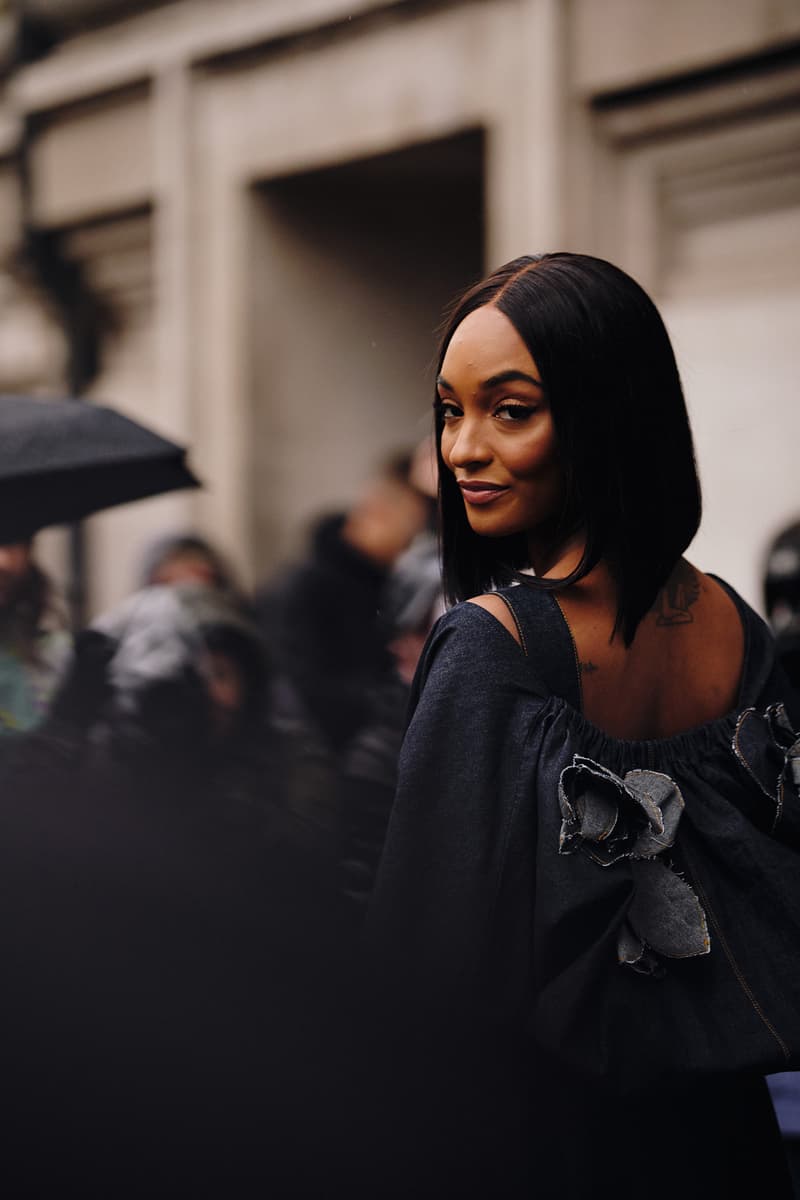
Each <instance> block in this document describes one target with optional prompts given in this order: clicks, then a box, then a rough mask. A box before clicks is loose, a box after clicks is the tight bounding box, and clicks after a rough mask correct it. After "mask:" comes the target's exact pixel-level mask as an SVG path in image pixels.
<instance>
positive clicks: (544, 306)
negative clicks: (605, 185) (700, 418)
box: [436, 253, 701, 645]
mask: <svg viewBox="0 0 800 1200" xmlns="http://www.w3.org/2000/svg"><path fill="white" fill-rule="evenodd" d="M487 304H491V305H494V306H495V307H497V308H498V309H499V310H500V311H501V312H502V313H504V314H505V316H507V317H508V319H509V320H510V321H511V323H512V325H513V326H514V328H515V329H516V330H517V332H518V333H519V335H520V337H521V338H522V340H523V341H524V343H525V345H526V346H527V348H528V350H529V351H530V354H531V357H532V358H533V359H534V361H535V362H536V365H537V367H538V368H539V374H540V377H541V380H542V385H543V387H544V391H545V393H546V395H547V397H548V399H549V402H550V406H551V410H552V414H553V423H554V426H555V431H556V437H557V439H558V446H559V453H560V457H561V463H562V468H563V471H564V483H565V502H564V511H563V514H562V515H561V528H562V530H563V532H564V534H565V535H566V534H568V533H570V532H572V531H574V530H575V529H578V528H580V529H582V530H583V531H584V532H585V535H586V548H585V551H584V554H583V557H582V559H581V561H580V563H579V564H578V566H577V567H576V568H575V570H574V571H573V572H572V573H571V574H570V575H568V576H566V577H565V578H563V579H534V578H532V577H531V576H529V575H520V569H521V568H523V567H527V566H528V565H529V564H528V559H527V543H526V539H525V535H524V534H523V533H520V534H515V535H514V536H511V537H505V538H487V537H481V536H479V535H478V534H476V533H473V531H472V529H471V528H470V526H469V522H468V520H467V516H466V512H465V509H464V501H463V499H462V496H461V492H460V491H459V488H458V486H457V484H456V482H455V479H454V477H453V475H452V474H451V472H450V471H449V470H448V469H447V468H446V467H445V465H444V463H443V461H442V452H441V437H442V418H441V414H440V412H439V409H438V407H437V409H436V414H437V415H436V444H437V453H438V458H439V479H440V507H441V530H442V533H441V536H442V564H443V572H444V588H445V595H446V597H447V599H448V601H449V602H450V603H455V602H457V601H459V600H466V599H468V598H470V597H471V596H476V595H479V594H480V593H481V592H485V591H490V590H491V589H492V588H497V587H502V586H503V585H505V584H508V583H510V582H512V581H513V580H519V581H520V582H524V583H526V584H529V585H530V586H533V587H541V588H545V589H547V590H551V591H557V590H559V589H562V588H565V587H567V586H568V585H569V584H572V583H575V582H576V581H577V580H578V579H581V578H582V577H583V576H584V575H586V574H588V572H589V571H590V570H591V569H592V567H594V566H595V565H596V564H597V563H598V562H599V561H600V559H605V560H606V562H607V563H608V564H609V567H610V569H611V570H612V571H613V573H614V576H615V578H616V580H617V585H618V589H619V606H618V609H617V615H616V622H615V625H614V632H615V633H616V632H617V631H618V630H619V631H621V632H622V635H623V638H624V640H625V643H626V645H629V644H630V643H631V642H632V640H633V637H634V635H635V633H636V629H637V627H638V624H639V622H640V620H641V619H642V617H643V616H644V614H645V613H646V612H647V611H648V609H649V608H651V606H652V605H653V603H654V601H655V598H656V595H657V593H658V591H659V589H660V588H661V587H663V586H664V584H665V583H666V581H667V579H668V578H669V576H670V573H671V572H672V570H673V568H674V566H675V564H676V562H677V561H678V559H679V558H680V556H681V555H682V554H683V552H684V550H685V549H686V547H687V546H688V545H689V542H690V541H691V540H692V538H693V537H694V534H695V532H696V531H697V527H698V525H699V523H700V509H701V505H700V483H699V480H698V478H697V469H696V466H695V459H694V449H693V445H692V434H691V429H690V427H689V418H688V415H687V412H686V404H685V401H684V398H683V390H682V388H681V382H680V377H679V375H678V368H677V366H676V364H675V355H674V354H673V351H672V346H671V344H670V340H669V337H668V335H667V331H666V329H665V328H664V323H663V321H662V320H661V317H660V315H659V313H658V310H657V308H656V307H655V305H654V304H653V302H652V300H651V299H650V297H649V296H648V295H647V293H646V292H645V291H644V290H643V289H642V288H641V287H640V286H639V284H638V283H636V282H635V281H634V280H633V279H631V277H630V276H629V275H626V274H625V272H624V271H621V270H620V269H619V268H618V267H615V266H612V264H611V263H608V262H605V261H604V260H603V259H600V258H592V257H590V256H588V255H585V254H567V253H558V254H542V255H536V256H525V257H523V258H517V259H514V260H513V262H509V263H506V264H505V266H502V267H500V268H498V270H496V271H493V272H492V274H491V275H489V276H488V277H487V278H486V279H483V280H481V281H480V282H479V283H477V284H475V285H474V286H473V287H471V288H470V289H469V290H468V291H467V292H466V293H465V294H464V295H463V296H462V297H461V298H460V299H459V300H457V301H456V303H455V305H454V306H453V308H452V309H451V310H450V312H449V313H448V316H447V318H446V320H445V328H444V334H443V337H442V341H441V347H440V352H439V366H438V371H440V370H441V367H442V362H443V360H444V356H445V353H446V351H447V347H448V346H449V344H450V339H451V338H452V336H453V334H454V332H455V330H456V328H457V327H458V326H459V325H460V324H461V322H462V321H463V320H464V318H465V317H466V316H468V315H469V313H471V312H473V311H474V310H475V309H477V308H481V307H483V306H484V305H487ZM438 371H437V374H438Z"/></svg>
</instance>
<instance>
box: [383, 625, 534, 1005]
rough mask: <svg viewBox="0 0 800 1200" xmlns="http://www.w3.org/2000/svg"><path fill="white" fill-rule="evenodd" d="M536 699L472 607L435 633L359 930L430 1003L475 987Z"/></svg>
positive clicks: (512, 650) (513, 655)
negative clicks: (363, 922)
mask: <svg viewBox="0 0 800 1200" xmlns="http://www.w3.org/2000/svg"><path fill="white" fill-rule="evenodd" d="M545 700H546V695H545V693H544V688H543V687H542V685H540V684H539V683H538V681H537V679H536V676H535V675H534V674H533V672H532V671H531V669H530V668H529V666H528V664H527V662H526V659H525V658H524V656H523V653H522V651H521V650H520V648H519V646H518V645H516V644H515V641H514V640H513V638H512V636H511V635H510V634H509V633H508V632H507V631H506V630H505V629H504V628H503V627H502V626H501V625H500V624H499V622H498V621H497V620H496V619H495V618H494V617H493V616H492V615H491V614H489V613H488V612H487V611H485V610H484V609H483V608H479V607H477V606H475V605H471V604H464V605H460V606H459V607H458V608H456V609H454V610H452V612H450V613H448V614H447V615H446V616H445V617H444V618H442V620H441V621H440V622H439V623H438V625H437V626H436V627H435V629H434V631H433V633H432V635H431V637H430V639H429V642H428V645H427V647H426V649H425V652H424V654H423V657H422V660H421V662H420V667H419V671H418V674H417V679H416V680H415V685H414V692H413V696H412V706H413V715H412V717H411V721H410V724H409V727H408V731H407V733H406V738H405V741H404V744H403V749H402V752H401V756H400V766H399V784H398V789H397V795H396V798H395V804H394V809H393V812H392V818H391V821H390V825H389V830H388V835H387V840H386V846H385V850H384V854H383V858H382V862H381V866H380V870H379V873H378V880H377V885H376V889H375V893H374V898H373V901H372V904H371V908H370V914H369V919H368V939H369V943H370V947H371V949H372V950H373V951H374V952H375V953H376V954H377V955H378V956H379V958H380V959H381V960H382V961H384V962H387V963H388V964H389V966H390V969H391V971H392V973H393V974H394V973H395V972H397V973H398V975H399V976H401V977H402V978H403V979H404V981H406V984H409V985H410V984H411V981H415V984H414V986H416V987H419V988H422V989H424V991H425V993H426V995H427V997H428V999H429V1000H431V1001H434V1002H435V1001H436V996H437V993H438V992H439V991H441V997H442V999H443V1000H444V997H446V996H447V995H450V994H451V993H452V991H453V989H456V988H459V987H460V986H461V985H462V984H465V983H466V984H468V985H470V986H471V984H472V983H475V982H477V981H478V980H479V978H480V976H481V974H482V973H483V971H484V968H485V966H486V963H487V961H488V958H489V956H490V949H491V948H490V941H491V929H492V918H493V913H494V910H495V905H496V901H497V896H498V890H499V888H500V884H501V880H502V878H503V872H504V868H505V864H506V859H507V854H508V849H509V845H510V843H511V840H512V837H516V836H518V825H519V821H520V819H523V818H522V817H521V814H520V812H519V808H520V806H519V803H518V802H519V796H518V791H519V781H520V777H521V774H522V765H523V761H524V759H525V756H526V754H528V753H530V741H531V739H530V737H529V734H530V732H531V729H532V727H534V726H535V724H536V719H537V714H538V712H539V710H540V709H541V706H542V704H543V703H544V701H545ZM525 774H527V772H525ZM528 807H529V808H530V806H528ZM526 819H527V818H526ZM533 852H534V848H533V845H531V847H530V860H531V863H532V862H533Z"/></svg>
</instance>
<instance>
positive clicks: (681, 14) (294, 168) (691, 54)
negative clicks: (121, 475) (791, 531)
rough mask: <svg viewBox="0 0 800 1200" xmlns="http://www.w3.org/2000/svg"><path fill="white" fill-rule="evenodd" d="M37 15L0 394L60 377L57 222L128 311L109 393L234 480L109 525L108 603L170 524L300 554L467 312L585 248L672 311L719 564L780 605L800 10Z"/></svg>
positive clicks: (505, 2)
mask: <svg viewBox="0 0 800 1200" xmlns="http://www.w3.org/2000/svg"><path fill="white" fill-rule="evenodd" d="M24 7H25V8H26V9H27V12H28V17H29V25H28V29H27V33H28V35H29V36H28V39H27V40H28V42H31V40H32V41H33V50H29V51H28V52H23V53H22V54H21V55H20V54H19V53H16V54H15V53H14V52H13V47H14V45H17V46H19V38H18V37H17V41H16V42H15V41H14V36H15V32H16V34H17V35H18V34H19V30H16V31H14V30H13V29H9V30H8V37H7V38H6V43H7V45H6V50H5V52H6V56H7V66H6V73H5V84H4V88H3V94H2V107H0V210H1V211H2V220H0V254H2V258H3V262H4V264H5V273H4V275H3V276H2V277H0V387H2V389H3V390H6V391H8V390H21V389H26V390H27V389H31V388H35V387H38V388H44V389H47V390H51V391H53V390H59V389H63V388H64V387H65V386H66V382H65V366H64V363H65V347H64V333H63V329H62V326H61V324H60V323H59V316H58V311H57V307H56V308H54V306H53V303H52V297H51V296H49V294H48V287H47V280H46V278H45V279H42V278H41V277H39V276H37V275H36V272H35V271H34V272H31V270H30V269H28V268H26V267H25V266H24V261H23V266H22V267H21V266H20V256H19V254H18V249H19V245H20V244H21V242H22V241H24V239H23V238H22V232H23V231H24V230H25V229H27V230H28V231H30V230H34V231H35V232H37V233H40V234H43V235H46V236H47V238H48V239H49V240H48V242H47V245H48V246H50V247H51V249H52V250H53V252H54V253H55V254H56V255H57V257H58V258H59V261H61V262H62V263H63V262H66V263H67V264H71V265H72V266H73V267H74V268H75V270H76V271H77V277H78V278H79V280H80V286H81V287H82V288H84V289H85V291H86V292H87V293H88V294H89V295H90V296H91V297H92V298H93V301H94V302H95V303H96V304H97V306H98V311H100V310H106V311H107V312H108V313H110V314H111V318H112V319H110V320H109V321H108V322H107V324H106V325H104V327H103V331H102V334H101V336H100V337H99V359H98V369H97V370H96V371H94V372H93V373H92V378H91V379H90V380H88V381H87V382H88V385H89V386H88V394H89V396H90V397H96V398H103V399H106V400H108V401H109V402H111V403H113V404H115V405H117V406H118V407H120V408H121V409H123V410H125V411H128V412H130V413H132V414H133V415H138V416H140V417H141V418H143V419H144V420H146V421H148V422H149V423H151V424H152V425H154V426H155V427H157V428H158V429H159V430H161V431H162V432H164V433H166V434H167V435H171V436H174V437H175V438H177V439H179V440H181V441H184V442H186V443H188V444H189V445H190V447H191V451H192V457H193V461H194V463H195V465H196V468H197V470H198V473H199V474H200V475H201V476H202V477H203V479H204V481H205V483H206V487H205V489H204V490H203V492H201V493H197V494H186V495H174V496H170V497H164V498H161V499H157V500H152V501H146V502H142V503H140V504H138V505H135V506H131V507H129V508H127V509H124V510H119V511H116V512H110V513H107V514H104V515H102V516H99V517H96V518H94V519H92V520H91V521H90V522H88V523H87V526H88V528H87V537H88V563H89V584H90V608H91V609H92V610H95V611H96V610H97V609H100V608H103V607H105V606H106V605H108V604H109V603H111V602H113V601H114V600H116V599H117V598H118V597H119V596H121V595H122V594H124V593H125V592H126V591H127V590H128V589H129V587H130V586H131V583H132V572H133V565H134V560H135V556H136V554H137V552H138V551H139V550H140V549H141V548H142V546H143V545H144V543H145V542H146V541H147V539H148V537H149V536H150V535H152V534H153V533H155V532H158V531H159V530H162V529H164V528H175V527H177V526H185V525H190V524H191V525H195V526H201V527H203V528H204V529H205V530H206V531H207V532H208V533H209V534H210V535H211V536H212V537H213V538H215V539H217V540H218V541H219V542H220V543H221V544H222V545H223V546H224V547H226V548H227V549H228V550H229V551H230V552H231V554H232V555H233V557H234V559H235V561H236V562H237V563H238V565H239V566H240V567H241V568H242V570H243V572H244V573H245V576H246V577H247V578H249V579H250V580H251V581H252V580H253V579H256V578H260V577H263V576H264V575H265V574H266V573H267V572H269V571H270V570H271V569H272V568H273V567H274V566H275V565H276V564H277V563H279V562H280V561H282V560H284V559H285V558H286V557H287V556H290V555H291V554H292V553H294V552H296V551H297V549H298V547H299V544H300V539H301V538H302V535H303V530H304V528H305V526H306V524H307V522H308V520H309V518H310V517H311V516H312V515H313V514H315V513H316V512H318V511H320V510H322V509H324V508H329V507H333V506H336V505H339V504H342V503H345V502H346V501H347V500H348V499H349V498H350V496H351V495H352V494H353V491H354V489H355V488H356V487H357V486H358V484H359V483H360V481H361V480H362V479H363V478H364V476H365V474H366V473H367V472H368V471H369V470H370V469H371V468H372V466H373V465H374V463H375V462H376V461H377V460H378V459H379V458H380V457H381V455H383V454H384V453H385V452H387V451H390V450H392V449H394V448H396V447H398V446H404V445H406V446H410V445H411V444H413V443H414V442H415V441H416V440H417V439H418V438H419V437H420V436H421V435H422V433H423V432H424V431H425V430H426V429H427V427H428V423H429V420H430V398H431V386H430V385H431V359H432V355H433V347H434V342H435V328H436V325H437V322H438V320H439V317H440V313H441V310H442V308H443V306H444V305H445V304H446V302H447V301H448V300H449V299H450V298H451V297H452V296H453V295H454V294H455V293H456V292H457V291H458V290H459V288H461V287H462V286H463V285H464V284H465V283H466V282H468V281H469V280H470V279H471V278H473V277H474V276H475V275H476V274H477V273H478V272H480V271H481V270H482V269H483V267H484V266H486V265H494V264H497V263H499V262H501V261H503V260H505V259H506V258H510V257H512V256H514V255H517V254H519V253H524V252H527V251H533V250H546V249H557V248H568V249H577V250H583V251H587V252H591V253H597V254H601V255H603V256H604V257H608V258H611V259H613V260H614V261H617V262H619V263H620V265H622V266H624V267H625V268H626V269H628V270H630V271H631V272H632V273H633V274H634V275H635V276H636V277H637V278H638V279H640V280H641V282H642V283H643V284H644V285H645V286H646V287H647V288H648V289H649V290H650V291H651V292H652V294H653V295H654V298H655V299H656V301H657V303H659V305H660V306H661V308H662V311H663V312H664V314H665V317H666V319H667V322H668V325H669V327H670V330H671V332H672V334H673V336H674V340H675V343H676V349H677V352H678V358H679V363H680V365H681V367H682V372H683V376H684V382H685V386H686V391H687V397H688V400H689V404H690V407H691V411H692V415H693V419H694V423H695V428H696V434H697V443H698V455H699V459H700V466H701V473H702V477H703V483H704V487H705V492H706V518H705V522H704V526H703V530H702V532H701V534H700V535H699V537H698V540H697V546H696V547H695V548H694V549H695V554H696V557H697V560H698V562H699V563H700V564H701V565H702V566H704V567H706V568H707V569H711V570H716V571H718V572H719V573H721V574H723V575H725V576H726V577H728V578H729V579H730V580H731V582H732V583H734V584H735V585H736V586H738V587H739V588H740V589H741V590H742V591H743V592H744V594H745V595H746V596H747V597H748V598H749V599H751V600H754V601H756V602H757V601H758V599H759V574H760V570H761V556H762V554H763V550H764V546H765V544H766V541H767V540H768V538H769V536H770V534H771V533H772V532H773V531H774V530H775V529H776V528H777V527H779V526H780V525H781V524H783V523H785V522H787V521H788V520H789V519H790V518H791V517H793V516H794V515H795V514H796V513H797V512H798V510H800V487H798V483H797V479H798V469H797V455H798V446H800V404H798V402H797V398H796V381H797V376H798V365H799V361H798V360H799V355H798V330H800V277H799V276H798V262H799V261H800V0H671V2H670V3H669V4H665V3H663V2H662V0H225V2H224V3H221V2H217V0H173V2H171V3H152V2H151V3H131V2H126V0H104V2H102V0H28V4H27V6H24ZM6 11H7V12H8V10H6ZM3 19H4V20H5V21H6V22H7V23H8V22H9V21H11V20H12V18H10V17H9V16H7V15H6V17H5V18H3ZM32 34H33V35H36V36H34V37H32V36H31V35H32ZM37 38H38V41H37ZM0 40H2V30H0ZM23 41H24V39H23ZM0 53H3V47H2V46H0ZM45 542H46V547H45V553H46V555H47V556H48V559H49V561H50V562H51V563H52V564H53V565H54V566H55V567H56V568H58V567H59V562H60V558H59V556H60V555H62V553H63V546H62V541H61V540H60V536H59V535H55V534H53V535H48V537H47V538H46V539H45Z"/></svg>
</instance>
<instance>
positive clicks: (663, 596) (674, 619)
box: [652, 560, 700, 628]
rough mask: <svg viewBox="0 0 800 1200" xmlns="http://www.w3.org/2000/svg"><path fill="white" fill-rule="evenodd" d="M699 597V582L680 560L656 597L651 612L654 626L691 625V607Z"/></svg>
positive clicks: (693, 572)
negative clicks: (653, 617) (654, 622)
mask: <svg viewBox="0 0 800 1200" xmlns="http://www.w3.org/2000/svg"><path fill="white" fill-rule="evenodd" d="M699 597H700V580H699V579H698V578H697V572H696V571H695V569H694V567H690V566H689V564H688V563H687V562H684V561H683V560H681V561H680V562H679V563H678V565H677V566H676V568H675V570H674V571H673V572H672V574H671V575H670V577H669V579H668V580H667V582H666V583H665V584H664V586H663V588H662V589H661V591H660V592H659V593H658V595H657V596H656V601H655V604H654V605H653V608H652V611H653V612H654V613H656V614H657V616H656V625H660V626H662V628H663V627H670V626H673V625H691V623H692V621H693V620H694V616H693V615H692V613H691V611H690V610H691V607H692V605H693V604H694V603H695V601H696V600H698V599H699Z"/></svg>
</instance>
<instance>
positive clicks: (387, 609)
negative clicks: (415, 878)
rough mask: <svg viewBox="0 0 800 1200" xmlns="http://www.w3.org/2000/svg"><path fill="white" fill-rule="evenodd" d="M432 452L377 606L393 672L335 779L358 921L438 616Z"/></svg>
mask: <svg viewBox="0 0 800 1200" xmlns="http://www.w3.org/2000/svg"><path fill="white" fill-rule="evenodd" d="M437 478H438V472H437V465H436V446H435V443H434V440H433V438H432V437H426V438H424V439H423V440H422V441H421V442H420V443H419V444H418V445H417V447H416V448H415V450H414V452H413V454H412V456H411V461H410V465H409V472H408V480H409V483H410V484H411V486H412V487H414V488H416V490H417V491H418V493H419V494H420V496H423V497H425V499H426V502H427V503H426V510H427V514H426V521H425V525H424V527H423V528H422V529H421V530H420V531H419V533H417V534H416V535H415V537H414V538H413V539H412V541H411V543H410V545H409V546H408V547H407V549H406V550H404V551H403V553H402V554H400V555H399V556H398V558H397V559H396V560H395V561H394V563H393V564H392V569H391V571H390V572H389V575H388V577H387V580H386V583H385V587H384V592H383V596H382V600H381V623H382V626H383V628H384V630H385V633H386V639H387V641H386V644H387V648H388V650H389V653H390V655H391V657H392V660H393V664H394V669H393V670H388V671H386V672H385V674H384V675H383V676H382V678H381V681H380V683H379V684H378V685H377V686H376V687H375V688H374V689H373V691H372V704H371V716H370V718H369V719H368V720H367V721H366V722H365V723H364V724H363V725H362V726H361V728H360V729H359V730H358V732H357V733H356V734H355V736H354V737H353V739H352V740H351V742H350V744H349V746H348V748H347V751H346V753H345V755H344V759H343V764H342V771H341V796H342V799H341V805H342V812H343V819H344V822H345V831H344V845H343V850H342V862H341V879H342V888H343V891H344V894H345V895H346V896H347V898H348V899H349V900H350V901H351V902H352V903H353V904H354V905H355V906H356V910H357V915H358V918H359V920H360V919H361V918H362V917H363V913H364V912H365V910H366V905H367V903H368V901H369V897H370V894H371V892H372V887H373V885H374V882H375V875H376V872H377V868H378V862H379V860H380V856H381V853H382V850H383V843H384V839H385V836H386V828H387V825H388V822H389V814H390V812H391V808H392V802H393V799H394V792H395V788H396V785H397V760H398V756H399V753H400V745H401V743H402V739H403V732H404V729H405V718H406V709H407V707H408V700H409V689H410V685H411V682H412V680H413V678H414V673H415V671H416V668H417V663H418V661H419V657H420V654H421V653H422V649H423V646H424V645H425V642H426V640H427V638H428V634H429V633H430V630H431V627H432V625H433V624H434V622H435V620H436V619H437V617H439V616H440V615H441V613H442V612H443V610H444V605H443V597H442V577H441V566H440V563H439V544H438V538H437V533H436V509H437V503H436V501H437Z"/></svg>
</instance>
